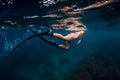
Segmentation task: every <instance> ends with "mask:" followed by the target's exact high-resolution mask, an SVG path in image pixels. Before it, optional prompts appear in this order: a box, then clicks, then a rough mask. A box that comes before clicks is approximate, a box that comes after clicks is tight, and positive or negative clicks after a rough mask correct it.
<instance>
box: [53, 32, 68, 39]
mask: <svg viewBox="0 0 120 80" xmlns="http://www.w3.org/2000/svg"><path fill="white" fill-rule="evenodd" d="M53 36H55V37H57V38H60V39H62V40H66V39H65V37H64V36H63V35H61V34H59V33H53Z"/></svg>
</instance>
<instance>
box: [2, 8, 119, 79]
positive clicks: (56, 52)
mask: <svg viewBox="0 0 120 80" xmlns="http://www.w3.org/2000/svg"><path fill="white" fill-rule="evenodd" d="M106 7H108V6H106ZM106 7H104V8H98V9H93V10H86V11H85V12H84V14H83V15H80V17H82V22H83V23H84V24H85V25H86V26H87V30H86V32H85V34H84V36H83V39H82V42H81V43H80V44H79V45H77V44H76V41H72V42H71V47H70V49H69V50H64V49H60V48H58V47H54V46H52V45H50V44H48V43H46V42H44V41H42V40H40V39H39V38H38V37H35V38H32V39H30V40H28V41H26V42H24V43H23V44H22V45H21V46H19V47H18V48H17V49H16V50H15V51H14V52H13V53H12V54H11V53H10V51H11V50H12V49H13V48H14V47H15V46H16V45H17V44H18V43H19V42H21V41H22V40H24V39H25V38H27V37H28V36H30V35H32V32H31V31H30V30H29V28H30V27H34V26H32V25H31V24H33V23H34V22H35V23H36V24H37V23H38V24H39V26H38V27H37V28H38V29H39V28H41V27H43V25H44V24H46V25H45V26H49V22H50V21H51V22H52V20H53V19H44V21H43V20H42V19H43V18H41V19H34V20H27V21H26V22H28V23H25V22H20V23H23V24H30V25H22V28H21V27H20V28H15V27H12V28H11V27H9V26H8V25H7V26H6V25H3V24H2V25H0V27H1V28H0V37H1V38H0V44H1V46H0V53H1V54H0V78H1V80H64V77H66V76H68V75H69V74H71V72H72V71H74V70H75V69H76V67H78V66H79V64H80V63H82V62H83V61H84V59H87V58H89V56H91V55H100V54H104V56H107V57H110V58H112V57H113V55H114V56H115V55H116V56H117V57H119V56H120V55H119V53H120V51H119V49H120V47H119V45H120V42H119V41H120V37H119V35H120V31H119V30H120V16H118V14H119V13H118V14H116V13H112V12H111V13H112V14H110V15H109V14H107V12H106V13H105V12H102V11H104V9H106ZM108 12H109V11H108ZM116 16H117V17H116ZM63 18H64V17H63ZM41 20H42V21H41ZM18 21H19V19H18ZM39 22H40V23H42V22H43V23H44V24H42V25H40V23H39ZM38 24H37V25H38ZM55 32H60V33H62V34H66V32H65V31H64V30H55ZM50 39H51V38H50ZM58 41H59V40H58Z"/></svg>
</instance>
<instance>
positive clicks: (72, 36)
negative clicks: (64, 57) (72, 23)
mask: <svg viewBox="0 0 120 80" xmlns="http://www.w3.org/2000/svg"><path fill="white" fill-rule="evenodd" d="M83 34H84V31H75V32H72V33H70V34H68V35H66V36H63V35H62V34H60V33H53V36H55V37H57V38H60V39H62V40H64V41H65V42H66V44H65V45H63V44H59V45H58V47H60V48H63V49H69V48H70V41H72V40H74V39H79V40H78V42H77V44H79V43H80V42H81V39H82V36H83Z"/></svg>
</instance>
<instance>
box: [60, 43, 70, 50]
mask: <svg viewBox="0 0 120 80" xmlns="http://www.w3.org/2000/svg"><path fill="white" fill-rule="evenodd" d="M58 46H59V47H60V48H63V49H69V48H70V42H69V41H66V45H63V44H59V45H58Z"/></svg>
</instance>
